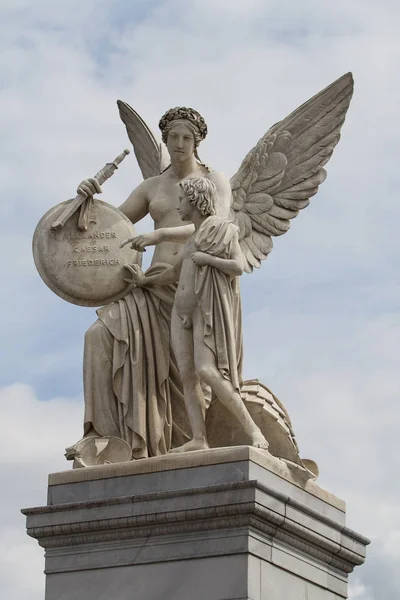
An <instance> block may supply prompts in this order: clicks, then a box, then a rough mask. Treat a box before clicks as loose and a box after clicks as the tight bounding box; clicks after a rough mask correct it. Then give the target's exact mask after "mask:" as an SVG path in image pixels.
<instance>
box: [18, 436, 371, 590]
mask: <svg viewBox="0 0 400 600" xmlns="http://www.w3.org/2000/svg"><path fill="white" fill-rule="evenodd" d="M23 512H24V514H25V515H26V516H27V529H28V534H29V535H30V536H32V537H34V538H36V539H37V540H38V541H39V544H40V545H41V546H42V547H43V548H45V549H46V567H45V572H46V600H78V599H79V600H340V599H342V598H346V597H347V578H348V574H349V573H350V572H351V571H352V570H353V568H354V566H356V565H361V564H362V563H363V562H364V559H365V546H366V545H367V544H368V543H369V541H368V540H367V539H366V538H364V537H362V536H361V535H359V534H357V533H355V532H354V531H351V530H350V529H348V528H347V527H346V525H345V504H344V502H343V501H341V500H339V499H338V498H336V497H335V496H333V495H332V494H330V493H328V492H326V491H325V490H323V489H321V488H320V487H319V486H317V485H316V484H315V483H314V482H312V481H305V480H301V476H300V474H299V473H298V472H297V471H296V469H291V468H289V467H288V466H287V465H286V464H285V463H284V462H282V461H279V460H277V459H275V458H274V457H272V456H271V455H270V454H268V453H266V452H264V451H262V450H256V449H254V448H250V447H247V446H240V447H231V448H222V449H215V450H207V451H200V452H192V453H187V454H182V455H167V456H162V457H158V458H151V459H145V460H139V461H134V462H129V463H120V464H118V465H105V466H101V467H89V468H86V469H77V470H73V471H72V470H71V471H66V472H62V473H55V474H53V475H50V477H49V488H48V505H47V506H45V507H39V508H31V509H26V510H24V511H23Z"/></svg>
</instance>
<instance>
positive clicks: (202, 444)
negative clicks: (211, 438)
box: [168, 438, 209, 454]
mask: <svg viewBox="0 0 400 600" xmlns="http://www.w3.org/2000/svg"><path fill="white" fill-rule="evenodd" d="M208 448H209V445H208V444H207V440H206V439H205V438H200V439H196V438H194V439H193V440H190V442H186V444H183V446H179V448H173V449H172V450H170V451H169V453H168V454H175V453H180V452H192V451H193V450H208Z"/></svg>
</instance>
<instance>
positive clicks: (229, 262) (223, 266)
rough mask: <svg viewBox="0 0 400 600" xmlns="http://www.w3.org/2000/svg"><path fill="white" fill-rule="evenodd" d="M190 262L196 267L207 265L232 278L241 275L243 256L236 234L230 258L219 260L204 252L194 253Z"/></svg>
mask: <svg viewBox="0 0 400 600" xmlns="http://www.w3.org/2000/svg"><path fill="white" fill-rule="evenodd" d="M192 260H193V262H194V263H195V264H196V265H199V266H201V265H209V266H210V267H215V268H216V269H219V270H220V271H222V272H223V273H226V274H227V275H231V276H232V277H237V276H238V275H241V274H242V273H243V256H242V251H241V249H240V245H239V238H238V235H237V234H236V235H235V237H234V238H233V239H232V242H231V252H230V258H219V257H218V256H212V255H211V254H207V253H206V252H194V253H193V254H192Z"/></svg>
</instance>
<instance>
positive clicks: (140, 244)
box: [120, 224, 194, 252]
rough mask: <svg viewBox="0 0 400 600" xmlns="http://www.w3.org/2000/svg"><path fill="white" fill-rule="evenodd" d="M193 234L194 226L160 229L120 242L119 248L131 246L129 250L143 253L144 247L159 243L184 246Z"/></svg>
mask: <svg viewBox="0 0 400 600" xmlns="http://www.w3.org/2000/svg"><path fill="white" fill-rule="evenodd" d="M193 233H194V225H193V224H190V225H180V226H178V227H160V229H155V230H154V231H149V232H148V233H142V234H140V235H135V237H132V238H129V239H127V240H124V241H123V242H121V246H120V248H123V247H124V246H126V244H131V248H133V249H134V250H138V251H139V252H143V250H144V249H145V248H146V246H156V245H157V244H160V243H161V242H178V243H180V244H184V243H185V242H186V241H187V240H188V239H189V238H190V236H191V235H192V234H193Z"/></svg>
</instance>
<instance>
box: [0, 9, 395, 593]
mask: <svg viewBox="0 0 400 600" xmlns="http://www.w3.org/2000/svg"><path fill="white" fill-rule="evenodd" d="M399 19H400V5H399V3H398V0H335V2H328V1H326V2H321V0H301V1H298V0H134V1H131V0H84V2H82V0H0V86H1V87H0V89H1V93H0V107H1V110H0V132H1V145H0V153H1V160H0V180H1V192H2V201H1V219H0V244H1V257H2V259H1V263H2V277H1V280H2V282H3V285H2V293H1V295H0V309H1V313H0V314H1V315H2V319H1V320H0V334H1V338H2V353H1V365H0V423H1V435H0V468H1V481H2V510H1V528H0V582H1V583H0V596H1V597H3V598H5V599H6V598H7V599H9V598H10V599H11V598H12V599H13V600H28V599H29V600H43V586H44V577H43V575H42V570H43V564H44V563H43V554H42V550H41V549H40V548H39V546H38V545H37V544H36V542H35V541H34V540H31V539H30V538H28V537H27V536H26V535H25V530H24V518H23V517H22V515H20V514H19V509H20V508H21V507H25V506H37V505H41V504H45V498H46V478H47V474H48V473H49V472H53V471H57V470H63V469H64V468H66V467H69V465H68V464H66V463H65V461H64V458H63V452H64V448H65V446H67V445H70V444H71V443H73V442H75V441H77V440H78V439H79V438H80V437H81V422H82V414H83V399H82V382H81V363H82V342H83V335H84V332H85V330H86V328H87V327H88V326H89V325H90V324H91V323H92V322H93V320H94V319H95V313H94V310H92V309H85V308H80V307H76V306H73V305H70V304H67V303H66V302H64V301H62V300H61V299H59V298H58V297H56V296H55V295H54V294H52V293H51V292H50V291H49V290H48V289H47V288H46V286H45V285H44V284H43V282H42V281H41V279H40V278H39V276H38V274H37V272H36V270H35V267H34V265H33V260H32V257H31V248H30V246H31V239H32V233H33V231H34V228H35V226H36V223H37V221H38V220H39V219H40V217H41V216H42V214H43V213H44V212H45V211H47V210H48V209H49V208H50V207H51V206H53V205H55V204H57V203H58V202H61V201H63V200H66V199H68V198H70V197H72V196H73V195H74V190H75V189H76V186H77V184H78V183H79V182H80V181H81V180H82V179H83V178H85V177H90V176H92V175H93V174H94V173H96V172H97V171H98V169H99V168H100V167H102V166H103V164H104V163H105V162H107V161H109V160H111V159H113V158H114V156H116V155H117V154H118V153H119V152H121V151H122V150H123V148H124V147H126V146H127V138H126V133H125V129H124V126H123V124H122V123H121V121H120V119H119V116H118V112H117V107H116V104H115V101H116V100H117V98H121V99H123V100H125V101H127V102H128V103H129V104H131V105H132V106H133V107H134V108H135V109H136V110H137V111H138V112H139V113H140V114H142V116H143V117H144V118H145V120H146V121H147V122H148V123H149V125H150V126H152V127H153V128H155V127H156V124H157V122H158V119H159V117H160V116H161V114H163V112H164V111H165V110H166V109H168V108H170V107H171V106H176V105H188V106H193V107H195V108H197V109H198V110H199V111H200V112H201V113H202V114H203V115H204V116H205V118H206V120H207V122H208V125H209V136H208V138H207V140H206V141H205V142H204V144H203V145H202V147H201V156H202V158H203V160H205V161H206V162H207V163H208V164H210V165H212V166H213V167H214V168H216V169H218V170H222V171H225V172H226V173H227V174H228V175H232V174H233V173H234V172H235V170H236V168H237V167H238V165H239V164H240V161H241V159H242V158H243V156H244V154H245V153H246V152H247V151H248V150H249V149H250V148H251V147H252V145H254V143H255V142H256V140H257V139H258V138H259V137H260V136H261V134H263V133H264V132H265V131H266V130H267V129H268V128H269V126H270V125H272V124H273V123H275V122H276V121H278V120H280V119H281V118H283V117H285V116H286V115H287V114H288V113H289V112H290V111H291V110H293V109H294V108H296V107H297V106H298V105H299V104H301V103H302V102H303V101H305V100H307V99H308V98H309V97H310V96H312V95H313V94H315V93H316V92H318V91H319V90H320V89H322V88H323V87H325V86H326V85H328V84H329V83H330V82H331V81H333V80H335V79H336V78H337V77H339V76H340V75H342V74H343V73H345V72H347V71H352V72H353V74H354V78H355V94H354V98H353V101H352V104H351V106H350V110H349V114H348V118H347V121H346V123H345V126H344V127H343V132H342V140H341V142H340V144H339V146H338V147H337V149H336V151H335V154H334V156H333V158H332V160H331V162H330V164H329V165H328V179H327V181H326V182H325V183H324V184H323V186H322V187H321V190H320V192H319V194H318V196H316V197H315V198H314V199H313V200H312V204H311V206H310V207H309V208H308V209H307V210H306V211H304V213H302V214H301V215H300V216H299V217H298V218H297V219H296V221H294V222H293V226H292V229H291V230H290V231H289V233H288V234H287V235H285V236H284V237H282V238H280V239H279V240H277V242H276V244H275V249H274V251H273V253H272V255H271V256H270V258H269V259H268V260H267V261H266V262H265V263H264V264H263V266H262V268H261V269H260V270H259V271H257V272H256V273H254V274H252V275H251V276H249V275H246V276H244V277H243V279H242V292H243V307H244V333H245V344H246V346H245V349H246V365H245V375H246V376H247V377H248V378H253V377H258V378H259V379H260V380H262V381H263V382H265V383H266V384H267V385H268V386H269V387H270V388H271V389H272V390H273V391H274V392H275V394H276V395H278V396H279V397H280V398H281V400H283V401H284V403H285V404H286V406H287V408H288V410H289V412H290V415H291V417H292V421H293V424H294V427H295V431H296V434H297V438H298V441H299V444H300V448H301V453H302V455H303V456H305V457H310V458H313V459H314V460H316V461H317V462H318V464H319V466H320V471H321V477H320V484H321V485H322V486H323V487H325V488H327V489H329V490H330V491H331V492H333V493H335V494H337V495H338V496H340V497H342V498H343V499H345V500H346V501H347V506H348V525H349V526H350V527H351V528H353V529H356V530H358V531H359V532H360V533H362V534H364V535H366V536H368V537H370V538H371V539H372V542H373V543H372V546H370V548H369V553H368V559H367V562H366V564H365V565H364V566H363V567H361V568H358V569H357V570H356V571H355V573H354V574H353V575H352V576H351V587H350V590H351V598H352V599H354V600H398V598H399V592H400V574H399V569H398V564H399V559H400V503H399V494H400V484H399V482H398V473H399V460H398V456H399V452H398V449H397V444H395V440H396V438H397V437H398V429H399V425H400V418H399V416H400V408H399V406H398V404H399V396H400V383H399V367H398V361H399V349H400V313H399V300H400V285H399V275H398V264H399V258H400V250H399V244H398V242H397V240H398V235H397V227H398V224H399V222H400V207H399V201H398V165H397V161H396V157H398V156H399V149H398V139H399V135H400V126H399V124H398V123H399V120H398V107H399V105H400V85H399V76H398V64H399V59H400V52H399V50H400V42H399V37H398V24H399ZM140 181H141V175H140V173H139V171H138V168H137V166H136V164H135V160H134V156H133V154H132V155H130V156H129V157H128V158H127V159H126V160H125V162H124V163H123V165H121V168H120V170H119V171H118V173H117V174H116V175H115V176H114V177H113V178H112V179H111V180H110V181H109V182H107V183H106V185H105V186H104V193H103V196H104V197H103V199H104V200H106V201H108V202H110V203H112V204H115V205H119V204H121V203H122V202H123V201H124V200H125V198H126V197H127V196H128V194H129V193H130V191H131V190H132V189H133V188H134V187H135V186H136V185H137V184H138V183H139V182H140ZM149 227H151V221H150V220H149V219H146V220H145V221H144V222H143V223H142V224H140V225H139V226H138V227H137V229H138V230H139V231H146V230H148V228H149ZM146 256H147V259H148V254H147V255H146ZM21 564H22V565H23V570H24V575H25V577H24V579H22V577H21V576H20V575H21Z"/></svg>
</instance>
